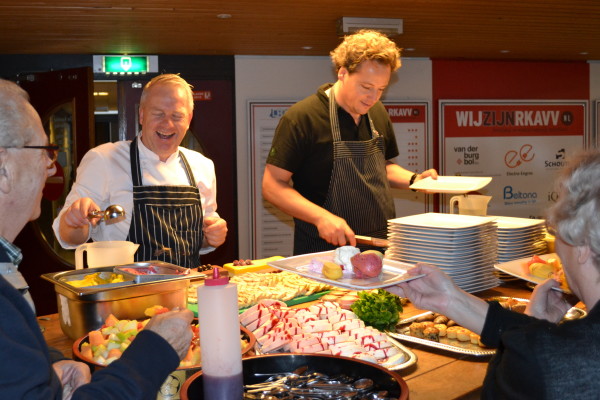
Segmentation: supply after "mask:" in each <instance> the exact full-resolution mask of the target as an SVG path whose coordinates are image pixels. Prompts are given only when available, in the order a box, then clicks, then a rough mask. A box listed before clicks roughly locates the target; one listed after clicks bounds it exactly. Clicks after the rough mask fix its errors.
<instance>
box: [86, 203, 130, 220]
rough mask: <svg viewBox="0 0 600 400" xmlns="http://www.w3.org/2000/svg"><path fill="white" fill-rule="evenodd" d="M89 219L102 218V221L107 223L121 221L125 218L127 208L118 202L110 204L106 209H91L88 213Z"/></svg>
mask: <svg viewBox="0 0 600 400" xmlns="http://www.w3.org/2000/svg"><path fill="white" fill-rule="evenodd" d="M87 217H88V219H92V218H100V221H98V222H102V221H104V223H105V224H106V225H110V224H114V223H116V222H121V221H123V220H124V219H125V210H124V209H123V207H121V206H120V205H118V204H113V205H110V206H108V207H107V208H106V210H104V211H102V210H94V211H90V212H89V213H88V215H87Z"/></svg>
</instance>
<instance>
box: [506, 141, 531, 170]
mask: <svg viewBox="0 0 600 400" xmlns="http://www.w3.org/2000/svg"><path fill="white" fill-rule="evenodd" d="M534 157H535V152H534V151H533V146H532V145H530V144H524V145H523V146H521V148H520V149H519V150H509V151H507V152H506V154H505V155H504V164H505V165H506V166H507V167H508V168H516V167H518V166H520V165H521V164H523V163H527V162H530V161H531V160H533V159H534Z"/></svg>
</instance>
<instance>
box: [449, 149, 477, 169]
mask: <svg viewBox="0 0 600 400" xmlns="http://www.w3.org/2000/svg"><path fill="white" fill-rule="evenodd" d="M454 152H455V153H458V154H459V157H458V158H457V159H456V163H457V164H458V165H478V164H479V151H478V147H477V146H454Z"/></svg>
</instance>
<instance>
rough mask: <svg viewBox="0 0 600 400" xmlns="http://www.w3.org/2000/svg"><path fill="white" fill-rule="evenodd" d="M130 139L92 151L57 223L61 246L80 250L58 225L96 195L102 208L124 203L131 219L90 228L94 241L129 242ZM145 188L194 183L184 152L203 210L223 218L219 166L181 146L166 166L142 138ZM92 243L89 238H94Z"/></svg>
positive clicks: (95, 198) (131, 185)
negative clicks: (185, 164) (187, 171)
mask: <svg viewBox="0 0 600 400" xmlns="http://www.w3.org/2000/svg"><path fill="white" fill-rule="evenodd" d="M130 143H131V142H130V141H120V142H116V143H106V144H102V145H100V146H98V147H95V148H93V149H91V150H90V151H88V152H87V153H86V154H85V156H84V157H83V159H82V160H81V163H80V164H79V167H78V168H77V179H76V180H75V183H74V184H73V187H72V188H71V192H70V193H69V195H68V196H67V198H66V200H65V204H64V206H63V208H62V210H61V211H60V213H59V214H58V216H57V217H56V218H55V219H54V223H53V224H52V229H53V230H54V234H55V235H56V237H57V239H58V241H59V243H60V244H61V246H62V247H63V248H65V249H74V248H76V247H77V246H76V245H70V244H68V243H65V242H64V241H63V240H62V238H61V237H60V234H59V231H58V226H59V221H60V217H61V215H62V213H63V212H64V211H65V210H66V209H67V208H69V206H70V205H71V204H72V203H73V202H74V201H75V200H77V199H79V198H82V197H90V198H91V199H92V200H94V202H95V203H96V204H98V206H100V208H101V209H102V210H105V209H106V207H108V206H109V205H111V204H118V205H120V206H122V207H123V209H124V210H125V220H124V221H121V222H117V223H114V224H110V225H106V224H104V223H103V222H101V223H99V224H98V225H96V226H95V227H92V228H91V229H90V237H91V238H92V239H93V240H94V241H105V240H126V239H127V235H128V234H129V226H130V224H131V210H132V209H133V195H132V188H133V182H132V179H131V164H130V161H129V159H130V157H129V149H130ZM138 149H139V156H140V164H141V170H142V184H143V185H144V186H158V185H168V186H181V185H186V186H188V185H189V181H188V178H187V175H186V174H185V170H184V169H183V164H182V163H181V158H180V157H179V152H183V154H185V158H186V159H187V161H188V163H189V165H190V168H191V170H192V172H193V174H194V179H195V180H196V186H197V187H198V190H199V191H200V198H201V199H202V212H203V215H204V216H205V217H218V216H219V214H217V186H216V185H217V182H216V177H215V166H214V163H213V162H212V160H210V159H208V158H206V157H205V156H203V155H202V154H200V153H198V152H196V151H193V150H189V149H186V148H184V147H179V152H175V153H174V154H172V155H171V156H170V157H169V158H168V159H167V160H166V161H165V162H162V161H160V159H159V158H158V155H156V154H155V153H154V152H152V151H151V150H150V149H148V148H147V147H146V146H144V144H143V143H142V141H141V140H138ZM88 239H89V237H88ZM212 250H214V247H205V248H203V249H202V250H200V254H206V253H208V252H210V251H212Z"/></svg>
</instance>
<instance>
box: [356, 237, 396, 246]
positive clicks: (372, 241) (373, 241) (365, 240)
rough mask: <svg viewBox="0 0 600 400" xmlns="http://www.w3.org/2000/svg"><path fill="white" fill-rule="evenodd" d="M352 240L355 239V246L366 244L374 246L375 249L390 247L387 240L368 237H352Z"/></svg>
mask: <svg viewBox="0 0 600 400" xmlns="http://www.w3.org/2000/svg"><path fill="white" fill-rule="evenodd" d="M354 238H355V239H356V243H357V244H368V245H371V246H376V247H389V246H390V241H389V240H387V239H380V238H375V237H370V236H361V235H354Z"/></svg>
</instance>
